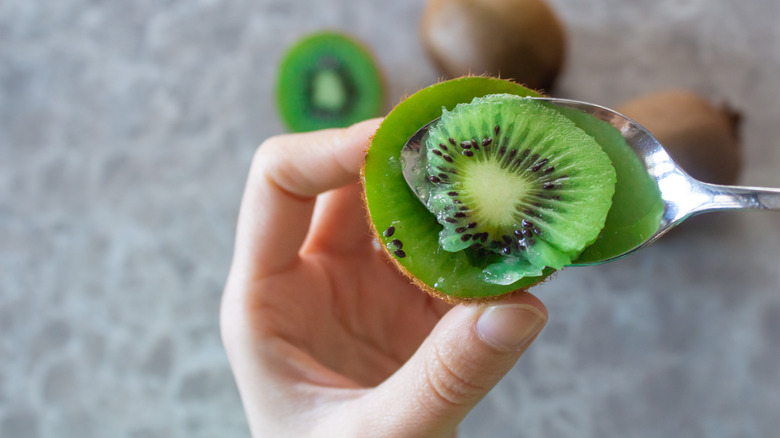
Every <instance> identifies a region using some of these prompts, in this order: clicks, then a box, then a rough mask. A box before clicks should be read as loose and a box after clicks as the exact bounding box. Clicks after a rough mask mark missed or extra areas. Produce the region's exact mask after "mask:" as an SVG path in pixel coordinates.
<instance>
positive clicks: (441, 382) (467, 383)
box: [420, 347, 487, 408]
mask: <svg viewBox="0 0 780 438" xmlns="http://www.w3.org/2000/svg"><path fill="white" fill-rule="evenodd" d="M466 369H468V367H463V366H458V365H456V364H455V363H453V360H452V359H451V356H450V355H447V354H444V353H443V352H442V351H441V350H440V349H439V348H438V347H434V348H433V349H432V353H431V354H430V355H429V356H428V360H426V361H425V384H426V386H428V389H429V390H428V391H420V394H421V396H423V397H424V398H425V399H424V400H422V403H423V405H427V406H428V407H430V408H440V407H445V408H446V407H462V406H468V405H470V404H472V403H474V402H475V401H476V400H478V399H479V398H481V396H483V395H484V394H485V392H486V391H487V389H486V388H484V387H483V386H481V385H478V384H475V383H473V382H472V381H471V379H469V378H468V377H467V376H466V375H465V374H466V373H465V372H464V371H465V370H466Z"/></svg>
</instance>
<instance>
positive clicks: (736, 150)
mask: <svg viewBox="0 0 780 438" xmlns="http://www.w3.org/2000/svg"><path fill="white" fill-rule="evenodd" d="M616 110H617V111H619V112H620V113H622V114H624V115H625V116H627V117H629V118H631V119H634V120H635V121H637V122H638V123H639V124H641V125H642V126H644V127H646V128H647V129H648V130H649V131H650V132H651V133H652V134H653V135H654V136H655V137H656V138H657V139H658V140H659V141H660V142H661V144H662V145H663V146H664V148H665V149H666V150H667V151H668V152H669V154H670V155H671V156H672V158H674V160H675V161H677V162H678V163H679V164H680V166H681V167H682V168H683V169H684V170H685V171H686V172H688V173H689V174H690V175H691V176H693V177H694V178H696V179H699V180H701V181H705V182H709V183H715V184H735V183H736V182H737V179H738V178H739V174H740V169H741V163H742V157H741V153H740V146H739V133H738V128H739V116H738V115H737V114H736V113H735V112H733V111H732V110H730V109H728V108H719V107H717V106H716V105H714V104H713V103H711V102H710V101H709V100H708V99H707V98H705V97H704V96H701V95H699V94H697V93H694V92H691V91H686V90H664V91H659V92H655V93H650V94H646V95H644V96H640V97H638V98H636V99H633V100H631V101H628V102H626V103H624V104H622V105H620V106H618V107H617V108H616Z"/></svg>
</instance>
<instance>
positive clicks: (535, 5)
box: [420, 0, 565, 91]
mask: <svg viewBox="0 0 780 438" xmlns="http://www.w3.org/2000/svg"><path fill="white" fill-rule="evenodd" d="M420 35H421V38H422V41H423V45H424V47H425V49H426V50H427V52H428V53H429V54H430V56H431V58H432V59H433V61H434V63H435V64H436V66H437V67H438V68H439V69H440V70H441V72H442V73H444V74H445V75H446V76H447V77H450V78H455V77H460V76H464V75H469V74H474V75H480V74H486V75H488V76H494V77H501V78H505V79H511V80H514V81H516V82H518V83H521V84H523V85H525V86H527V87H529V88H531V89H535V90H548V91H549V90H550V89H551V88H552V87H553V85H554V82H555V80H556V78H557V77H558V74H559V72H560V71H561V68H562V65H563V61H564V55H565V36H564V31H563V26H562V24H561V21H560V20H559V19H558V17H557V16H556V14H555V13H554V12H553V11H552V10H551V9H550V7H549V6H548V5H547V4H546V3H545V2H544V1H542V0H430V1H429V2H428V3H427V5H426V7H425V10H424V12H423V16H422V21H421V28H420Z"/></svg>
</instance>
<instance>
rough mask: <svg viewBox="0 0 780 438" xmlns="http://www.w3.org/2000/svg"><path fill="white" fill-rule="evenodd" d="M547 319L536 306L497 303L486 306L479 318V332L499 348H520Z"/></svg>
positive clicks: (485, 339) (489, 342) (484, 338)
mask: <svg viewBox="0 0 780 438" xmlns="http://www.w3.org/2000/svg"><path fill="white" fill-rule="evenodd" d="M546 321H547V318H546V317H545V315H544V314H543V313H542V312H541V311H540V310H539V309H537V308H536V307H533V306H530V305H527V304H497V305H494V306H489V307H488V308H486V309H485V310H484V311H483V312H482V315H480V316H479V319H478V320H477V325H476V329H477V333H478V334H479V336H480V337H481V338H482V340H483V341H485V342H487V343H488V344H490V345H492V346H493V347H495V348H497V349H499V350H519V349H520V348H522V347H524V346H525V345H526V344H527V343H528V342H530V341H531V339H533V337H534V336H536V335H537V334H538V333H539V331H541V330H542V327H544V323H545V322H546Z"/></svg>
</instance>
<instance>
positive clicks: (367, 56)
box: [276, 32, 385, 132]
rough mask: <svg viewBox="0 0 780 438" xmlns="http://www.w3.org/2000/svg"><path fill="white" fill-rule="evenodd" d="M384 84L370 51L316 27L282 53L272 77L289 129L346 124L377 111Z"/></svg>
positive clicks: (349, 39)
mask: <svg viewBox="0 0 780 438" xmlns="http://www.w3.org/2000/svg"><path fill="white" fill-rule="evenodd" d="M384 95H385V92H384V84H383V81H382V76H381V73H380V71H379V68H378V67H377V64H376V62H375V61H374V58H373V56H372V55H371V53H370V52H369V51H368V49H366V48H365V46H363V45H362V44H361V43H359V42H357V41H356V40H355V39H354V38H352V37H349V36H347V35H344V34H341V33H337V32H318V33H315V34H311V35H309V36H306V37H304V38H303V39H301V40H300V41H298V42H297V43H295V44H294V45H293V46H292V47H291V48H290V49H289V50H288V51H287V53H286V54H285V56H284V57H283V59H282V61H281V63H280V65H279V71H278V75H277V82H276V103H277V108H278V111H279V115H280V116H281V118H282V120H283V121H284V123H285V124H286V125H287V128H288V129H289V130H290V131H293V132H304V131H313V130H317V129H324V128H335V127H344V126H349V125H351V124H353V123H356V122H359V121H361V120H364V119H368V118H371V117H377V116H379V115H380V114H381V112H382V110H383V108H384Z"/></svg>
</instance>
